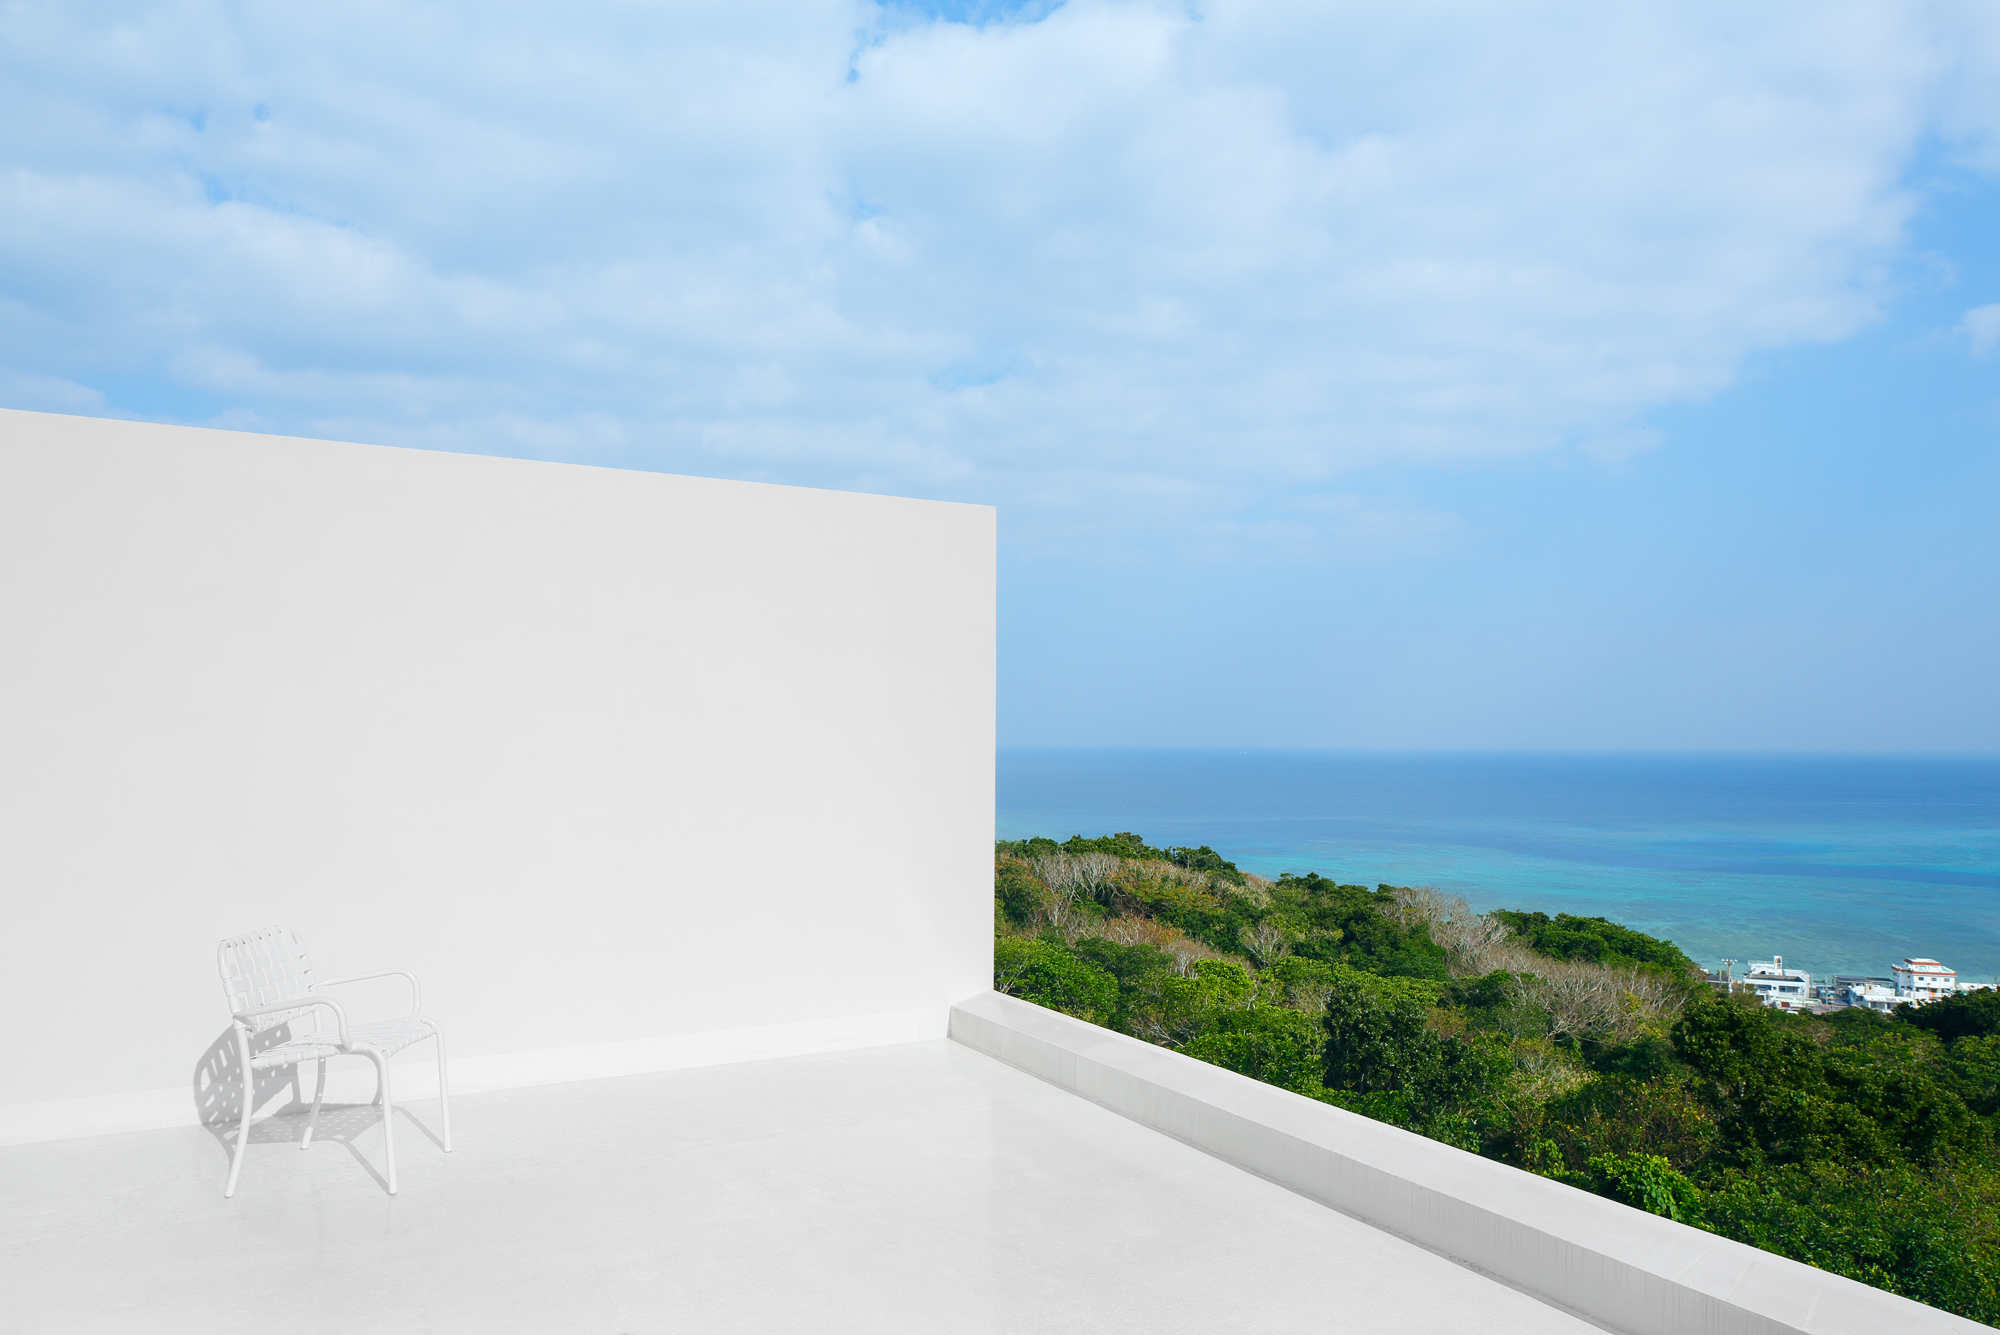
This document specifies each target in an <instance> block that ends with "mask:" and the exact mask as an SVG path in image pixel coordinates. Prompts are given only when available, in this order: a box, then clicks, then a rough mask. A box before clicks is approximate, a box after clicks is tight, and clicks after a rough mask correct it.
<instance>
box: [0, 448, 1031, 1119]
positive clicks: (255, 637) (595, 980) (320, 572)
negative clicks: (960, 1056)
mask: <svg viewBox="0 0 2000 1335" xmlns="http://www.w3.org/2000/svg"><path fill="white" fill-rule="evenodd" d="M993 591H994V515H993V512H992V511H991V510H990V509H987V508H984V507H976V506H964V505H947V504H940V503H934V502H922V501H909V500H898V499H891V498H885V497H879V496H862V495H850V494H845V493H837V492H823V491H809V490H803V489H798V488H790V487H776V486H764V485H758V484H752V483H740V482H720V481H712V480H707V479H700V478H688V477H670V476H662V475H658V474H649V473H632V472H621V471H615V470H609V469H598V468H582V467H572V466H567V465H560V464H547V463H530V462H523V461H519V460H510V459H493V458H480V457H469V456H460V455H448V454H436V453H429V452H423V451H410V450H396V449H384V448H378V447H373V446H363V445H347V444H331V443H327V442H322V441H304V440H295V439H287V438H281V437H271V436H256V435H247V434H237V433H230V432H221V431H209V430H197V429H190V428H180V427H163V426H151V425H143V424H134V423H125V422H113V421H104V420H97V419H89V418H69V417H57V416H51V415H45V414H37V413H21V412H6V413H0V896H4V921H0V1033H4V1036H5V1043H4V1050H5V1054H6V1060H5V1061H4V1062H0V1139H15V1140H21V1139H33V1138H38V1137H42V1136H46V1135H51V1134H63V1133H65V1132H64V1128H74V1129H75V1130H87V1129H114V1128H117V1127H123V1126H130V1125H141V1124H156V1123H158V1122H161V1121H172V1120H188V1119H190V1118H191V1116H192V1100H191V1099H190V1097H189V1095H188V1090H189V1087H190V1079H191V1075H192V1072H193V1069H194V1067H195V1064H196V1062H197V1061H198V1060H199V1058H200V1057H201V1054H202V1053H203V1051H204V1050H205V1049H206V1048H207V1047H208V1045H209V1044H210V1043H211V1042H212V1041H213V1040H214V1039H215V1038H216V1037H217V1036H218V1035H219V1034H221V1033H222V1032H223V1031H224V1029H225V1027H226V1012H225V1009H224V1006H223V1001H222V993H221V988H220V985H219V983H218V982H217V979H216V975H215V966H214V949H215V943H216V941H217V939H218V938H220V937H222V936H224V935H228V934H233V933H237V932H242V931H245V930H249V929H252V928H256V927H260V926H263V925H265V924H268V923H273V922H283V923H290V924H292V925H294V926H295V927H296V928H297V929H298V930H299V932H300V933H301V934H302V935H303V936H304V937H305V939H306V942H307V944H308V945H309V946H310V947H311V949H312V951H313V953H314V956H315V961H316V963H317V964H318V966H319V968H320V969H321V971H322V973H327V974H337V973H347V972H359V971H362V970H363V969H365V968H368V967H371V966H390V965H398V966H403V967H408V968H411V969H414V970H416V971H417V972H418V973H419V974H420V975H421V976H422V977H423V979H424V983H425V986H426V989H427V992H426V1003H427V1005H426V1009H427V1011H429V1012H430V1013H432V1014H433V1015H435V1016H436V1017H437V1018H438V1020H439V1021H440V1022H441V1023H442V1024H443V1025H444V1026H445V1027H446V1030H447V1033H448V1034H449V1035H450V1037H451V1039H452V1041H453V1045H454V1047H453V1055H454V1058H455V1063H454V1065H455V1069H460V1070H463V1071H464V1072H466V1073H468V1074H467V1075H466V1077H465V1078H464V1079H463V1080H461V1083H462V1084H470V1085H479V1084H486V1085H504V1084H507V1083H521V1082H523V1081H528V1080H535V1079H552V1078H561V1077H565V1076H588V1075H594V1074H601V1073H609V1072H612V1071H616V1070H622V1069H645V1068H647V1067H649V1066H653V1067H656V1066H662V1065H672V1064H676V1063H680V1062H686V1061H695V1060H711V1059H724V1058H728V1057H731V1056H742V1055H755V1054H757V1053H761V1052H766V1051H768V1052H778V1051H786V1050H798V1049H799V1048H801V1047H811V1046H814V1045H827V1044H833V1043H843V1042H866V1041H877V1040H881V1039H884V1038H893V1037H897V1036H914V1035H915V1034H917V1033H927V1032H935V1033H937V1034H938V1035H940V1036H941V1035H942V1034H943V1032H944V1016H945V1010H946V1007H947V1006H948V1004H949V1003H950V1002H952V1001H953V1000H955V999H957V998H959V997H961V996H964V995H966V994H968V993H971V992H974V991H977V990H979V989H982V988H984V987H986V986H987V985H988V983H989V981H990V977H991V922H992V908H991V882H990V877H991V869H990V854H991V839H992V818H993V689H994V683H993V656H994V601H993V598H994V593H993ZM378 1000H379V1002H380V1004H383V1005H388V1004H390V1003H392V1002H393V1000H394V996H393V994H385V995H384V996H382V997H381V998H379V999H378ZM690 1036H693V1037H690ZM522 1053H538V1054H539V1055H536V1056H532V1057H524V1056H508V1055H506V1054H522ZM358 1065H360V1066H362V1067H365V1063H358ZM411 1075H412V1078H413V1079H418V1080H420V1079H421V1077H420V1075H419V1074H418V1073H417V1072H416V1071H415V1069H414V1068H413V1070H412V1072H411ZM75 1130H70V1131H68V1132H67V1133H68V1134H74V1133H75Z"/></svg>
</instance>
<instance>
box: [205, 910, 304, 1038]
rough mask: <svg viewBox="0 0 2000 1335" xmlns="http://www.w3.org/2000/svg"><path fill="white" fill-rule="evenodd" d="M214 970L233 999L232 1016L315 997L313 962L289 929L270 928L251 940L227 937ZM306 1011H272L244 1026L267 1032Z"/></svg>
mask: <svg viewBox="0 0 2000 1335" xmlns="http://www.w3.org/2000/svg"><path fill="white" fill-rule="evenodd" d="M215 966H216V968H217V969H218V970H220V971H221V973H222V990H223V992H224V993H225V994H226V995H227V996H228V998H229V1013H230V1014H231V1015H234V1014H236V1013H237V1012H238V1011H245V1010H249V1009H251V1008H252V1007H254V1006H270V1005H275V1004H276V1003H278V1002H280V1001H292V1000H295V999H301V998H304V997H307V996H310V995H311V994H312V990H313V973H312V961H311V960H310V959H308V958H307V957H306V948H305V944H304V943H303V942H302V941H300V940H299V938H298V936H297V934H296V933H294V932H293V931H292V929H291V928H289V927H266V928H265V929H264V930H263V931H261V932H251V933H250V934H249V935H247V936H231V937H226V938H224V940H223V942H222V944H221V945H219V946H217V947H216V948H215ZM308 1009H310V1007H306V1006H301V1007H299V1008H298V1010H293V1011H272V1012H271V1013H270V1014H269V1015H258V1016H254V1017H253V1018H251V1019H248V1020H245V1021H244V1023H245V1024H246V1025H248V1026H249V1027H250V1028H252V1029H258V1030H262V1029H269V1028H271V1027H272V1026H273V1025H280V1024H284V1023H285V1022H286V1021H288V1020H291V1019H293V1018H294V1017H296V1016H298V1015H300V1014H303V1013H304V1012H305V1011H306V1010H308Z"/></svg>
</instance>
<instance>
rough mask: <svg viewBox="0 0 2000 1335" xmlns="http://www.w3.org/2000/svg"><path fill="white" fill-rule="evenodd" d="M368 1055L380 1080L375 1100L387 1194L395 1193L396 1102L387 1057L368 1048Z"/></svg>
mask: <svg viewBox="0 0 2000 1335" xmlns="http://www.w3.org/2000/svg"><path fill="white" fill-rule="evenodd" d="M368 1056H369V1058H370V1059H371V1060H373V1061H374V1063H375V1075H376V1079H377V1080H378V1081H379V1082H380V1088H379V1091H378V1099H377V1101H378V1102H380V1103H381V1105H382V1158H383V1161H384V1162H385V1163H386V1164H387V1165H388V1169H389V1194H390V1195H391V1196H393V1195H395V1194H396V1104H395V1100H394V1099H393V1098H391V1097H390V1094H389V1059H388V1058H387V1057H384V1056H383V1055H382V1054H381V1053H379V1052H376V1051H374V1050H373V1049H370V1051H369V1053H368Z"/></svg>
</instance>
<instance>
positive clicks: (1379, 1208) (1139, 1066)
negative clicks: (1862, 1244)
mask: <svg viewBox="0 0 2000 1335" xmlns="http://www.w3.org/2000/svg"><path fill="white" fill-rule="evenodd" d="M951 1037H952V1038H953V1039H955V1040H956V1041H958V1042H960V1043H963V1044H965V1045H966V1046H968V1047H971V1048H974V1049H977V1050H978V1051H980V1052H984V1053H986V1054H988V1055H989V1056H992V1057H997V1058H999V1059H1000V1060H1001V1061H1004V1062H1006V1063H1007V1064H1008V1065H1010V1066H1014V1067H1018V1068H1019V1069H1021V1070H1023V1071H1026V1072H1028V1073H1029V1074H1031V1075H1036V1076H1039V1077H1041V1078H1042V1079H1044V1080H1047V1081H1049V1082H1050V1083H1052V1084H1055V1085H1059V1086H1061V1087H1062V1088H1064V1089H1066V1090H1069V1091H1070V1092H1071V1093H1074V1094H1077V1095H1080V1096H1081V1097H1083V1098H1086V1099H1089V1100H1091V1101H1092V1102H1093V1103H1097V1104H1101V1105H1102V1106H1104V1107H1106V1108H1109V1109H1111V1110H1112V1111H1113V1112H1117V1113H1121V1114H1123V1115H1124V1116H1126V1117H1129V1118H1131V1119H1133V1120H1134V1121H1137V1122H1140V1123H1142V1124H1143V1125H1146V1126H1149V1127H1151V1128H1153V1129H1154V1130H1156V1131H1162V1132H1165V1133H1166V1134H1167V1135H1170V1136H1172V1137H1174V1138H1175V1139H1176V1140H1180V1141H1183V1142H1185V1143H1186V1144H1189V1145H1192V1146H1194V1147H1195V1148H1197V1149H1200V1150H1204V1151H1206V1152H1208V1153H1210V1154H1213V1155H1215V1156H1216V1157H1217V1158H1220V1159H1223V1160H1226V1161H1228V1162H1229V1163H1232V1164H1235V1165H1236V1166H1238V1167H1239V1168H1245V1169H1248V1170H1249V1171H1250V1172H1253V1173H1256V1174H1258V1175H1259V1176H1262V1177H1265V1178H1268V1179H1270V1180H1271V1181H1273V1182H1275V1183H1277V1184H1279V1185H1280V1186H1284V1187H1288V1188H1290V1189H1291V1190H1293V1191H1296V1192H1298V1193H1300V1194H1301V1195H1304V1196H1307V1197H1310V1198H1311V1199H1313V1200H1316V1201H1319V1202H1320V1203H1322V1204H1324V1205H1330V1206H1332V1207H1333V1208H1334V1209H1336V1210H1340V1211H1342V1212H1344V1213H1346V1214H1349V1215H1353V1216H1354V1217H1356V1218H1358V1219H1361V1220H1364V1221H1366V1222H1367V1223H1370V1224H1373V1225H1375V1226H1377V1227H1379V1228H1383V1229H1387V1230H1389V1231H1391V1232H1394V1233H1398V1234H1401V1235H1402V1236H1404V1237H1407V1238H1409V1239H1410V1240H1411V1241H1413V1242H1416V1243H1418V1244H1420V1245H1422V1246H1424V1247H1428V1248H1430V1249H1431V1250H1433V1251H1436V1252H1439V1253H1442V1254H1443V1255H1445V1256H1448V1257H1450V1258H1452V1259H1453V1260H1455V1261H1458V1262H1461V1263H1462V1264H1465V1265H1470V1266H1474V1267H1476V1268H1478V1269H1480V1270H1483V1271H1485V1272H1487V1273H1489V1274H1491V1275H1493V1276H1495V1277H1497V1278H1499V1279H1501V1280H1504V1281H1506V1282H1507V1283H1510V1284H1513V1285H1515V1286H1517V1287H1519V1288H1521V1289H1524V1290H1526V1291H1528V1292H1530V1293H1533V1294H1535V1295H1536V1296H1538V1297H1541V1298H1544V1299H1546V1300H1548V1301H1550V1302H1553V1303H1557V1304H1560V1305H1561V1306H1563V1307H1566V1308H1569V1309H1570V1310H1572V1311H1575V1312H1577V1313H1580V1314H1582V1315H1583V1316H1586V1317H1589V1318H1590V1319H1592V1320H1594V1321H1597V1322H1599V1323H1601V1324H1603V1325H1606V1326H1609V1327H1611V1328H1613V1329H1615V1330H1619V1331H1625V1332H1628V1333H1629V1335H1697V1333H1698V1335H1779V1333H1780V1332H1786V1333H1791V1332H1796V1333H1797V1335H1882V1333H1883V1332H1886V1331H1896V1332H1899V1333H1903V1332H1930V1331H1940V1332H1942V1331H1977V1330H1985V1329H1987V1327H1985V1326H1981V1325H1979V1324H1977V1323H1975V1322H1972V1321H1968V1320H1966V1319H1964V1318H1963V1317H1957V1316H1953V1315H1951V1314H1950V1313H1947V1312H1941V1311H1939V1310H1937V1309H1936V1308H1933V1307H1926V1306H1924V1305H1923V1304H1922V1303H1917V1302H1912V1301H1910V1300H1909V1299H1907V1298H1899V1297H1897V1296H1896V1295H1894V1294H1891V1293H1884V1292H1882V1291H1881V1290H1880V1289H1872V1288H1869V1287H1868V1286H1867V1285H1865V1284H1860V1283H1857V1282H1856V1281H1854V1280H1851V1279H1844V1278H1842V1277H1840V1276H1838V1275H1832V1274H1828V1273H1827V1272H1825V1271H1823V1270H1815V1269H1814V1268H1812V1267H1811V1266H1807V1265H1801V1264H1800V1263H1799V1262H1797V1261H1792V1260H1788V1259H1786V1258H1785V1257H1782V1256H1774V1255H1772V1254H1771V1253H1769V1252H1763V1251H1759V1250H1757V1249H1756V1248H1754V1247H1748V1246H1745V1245H1744V1244H1742V1243H1739V1242H1732V1241H1731V1240H1729V1239H1727V1238H1721V1237H1717V1236H1716V1235H1714V1234H1712V1233H1704V1232H1702V1231H1701V1230H1700V1229H1696V1228H1690V1227H1688V1226H1686V1225H1684V1224H1676V1223H1674V1222H1673V1221H1672V1220H1668V1219H1662V1218H1659V1217H1658V1216H1655V1215H1650V1214H1647V1213H1646V1212H1644V1211H1643V1210H1635V1209H1632V1208H1631V1207H1629V1206H1626V1205H1621V1204H1619V1203H1618V1202H1616V1201H1610V1200H1606V1199H1604V1198H1603V1197H1600V1196H1594V1195H1591V1194H1590V1193H1589V1192H1585V1191H1579V1190H1577V1189H1575V1188H1573V1187H1568V1186H1564V1185H1563V1184H1562V1183H1559V1182H1552V1181H1550V1180H1548V1179H1547V1178H1541V1177H1536V1176H1535V1175H1534V1174H1532V1173H1526V1172H1522V1171H1521V1170H1520V1169H1517V1168H1511V1167H1509V1166H1507V1165H1506V1164H1502V1163H1496V1162H1494V1161H1493V1160H1491V1159H1482V1158H1480V1157H1479V1156H1478V1155H1476V1154H1468V1153H1466V1152H1465V1151H1463V1150H1458V1149H1453V1148H1452V1147H1451V1146H1449V1145H1445V1144H1441V1143H1439V1142H1438V1141H1434V1140H1428V1139H1426V1138H1424V1137H1423V1136H1419V1135H1415V1134H1413V1133H1411V1132H1408V1131H1403V1130H1400V1129H1399V1128H1396V1127H1393V1126H1389V1125H1386V1124H1385V1123H1382V1122H1376V1121H1372V1120H1371V1119H1369V1118H1366V1117H1362V1116H1360V1115H1359V1114H1356V1113H1350V1112H1347V1111H1345V1110H1344V1109H1340V1108H1335V1107H1331V1106H1329V1105H1327V1104H1324V1103H1320V1102H1317V1101H1316V1100H1313V1099H1308V1098H1305V1097H1302V1096H1301V1095H1298V1094H1293V1093H1291V1092H1289V1091H1287V1090H1282V1089H1278V1088H1275V1087H1274V1086H1271V1085H1266V1084H1263V1083H1261V1082H1260V1081H1256V1080H1252V1079H1250V1078H1248V1077H1246V1076H1241V1075H1238V1074H1236V1073H1235V1072H1234V1071H1225V1070H1223V1069H1222V1068H1221V1067H1218V1066H1211V1065H1209V1064H1208V1063H1206V1062H1201V1061H1196V1060H1195V1059H1193V1058H1191V1057H1186V1056H1183V1055H1181V1054H1180V1053H1178V1052H1171V1051H1169V1050H1167V1049H1165V1048H1158V1047H1154V1046H1153V1045H1151V1044H1149V1043H1142V1042H1140V1041H1139V1040H1138V1039H1134V1038H1127V1037H1126V1036H1125V1035H1123V1034H1116V1033H1113V1032H1111V1031H1110V1030H1107V1029H1100V1028H1098V1027H1097V1026H1096V1025H1092V1024H1086V1023H1084V1022H1083V1021H1081V1020H1076V1019H1072V1018H1071V1017H1069V1016H1067V1015H1062V1014H1059V1013H1057V1012H1055V1011H1051V1010H1046V1009H1044V1008H1042V1007H1040V1006H1035V1005H1031V1004H1030V1003H1028V1002H1025V1001H1021V1000H1018V999H1016V998H1014V997H1009V996H1005V995H1003V994H1000V993H995V992H988V993H984V994H982V995H980V996H976V997H971V998H968V999H967V1000H965V1001H962V1002H960V1003H959V1004H958V1005H956V1006H954V1007H953V1008H952V1011H951ZM1470 1324H1472V1325H1474V1326H1476V1324H1477V1323H1476V1321H1475V1322H1472V1323H1470Z"/></svg>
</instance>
